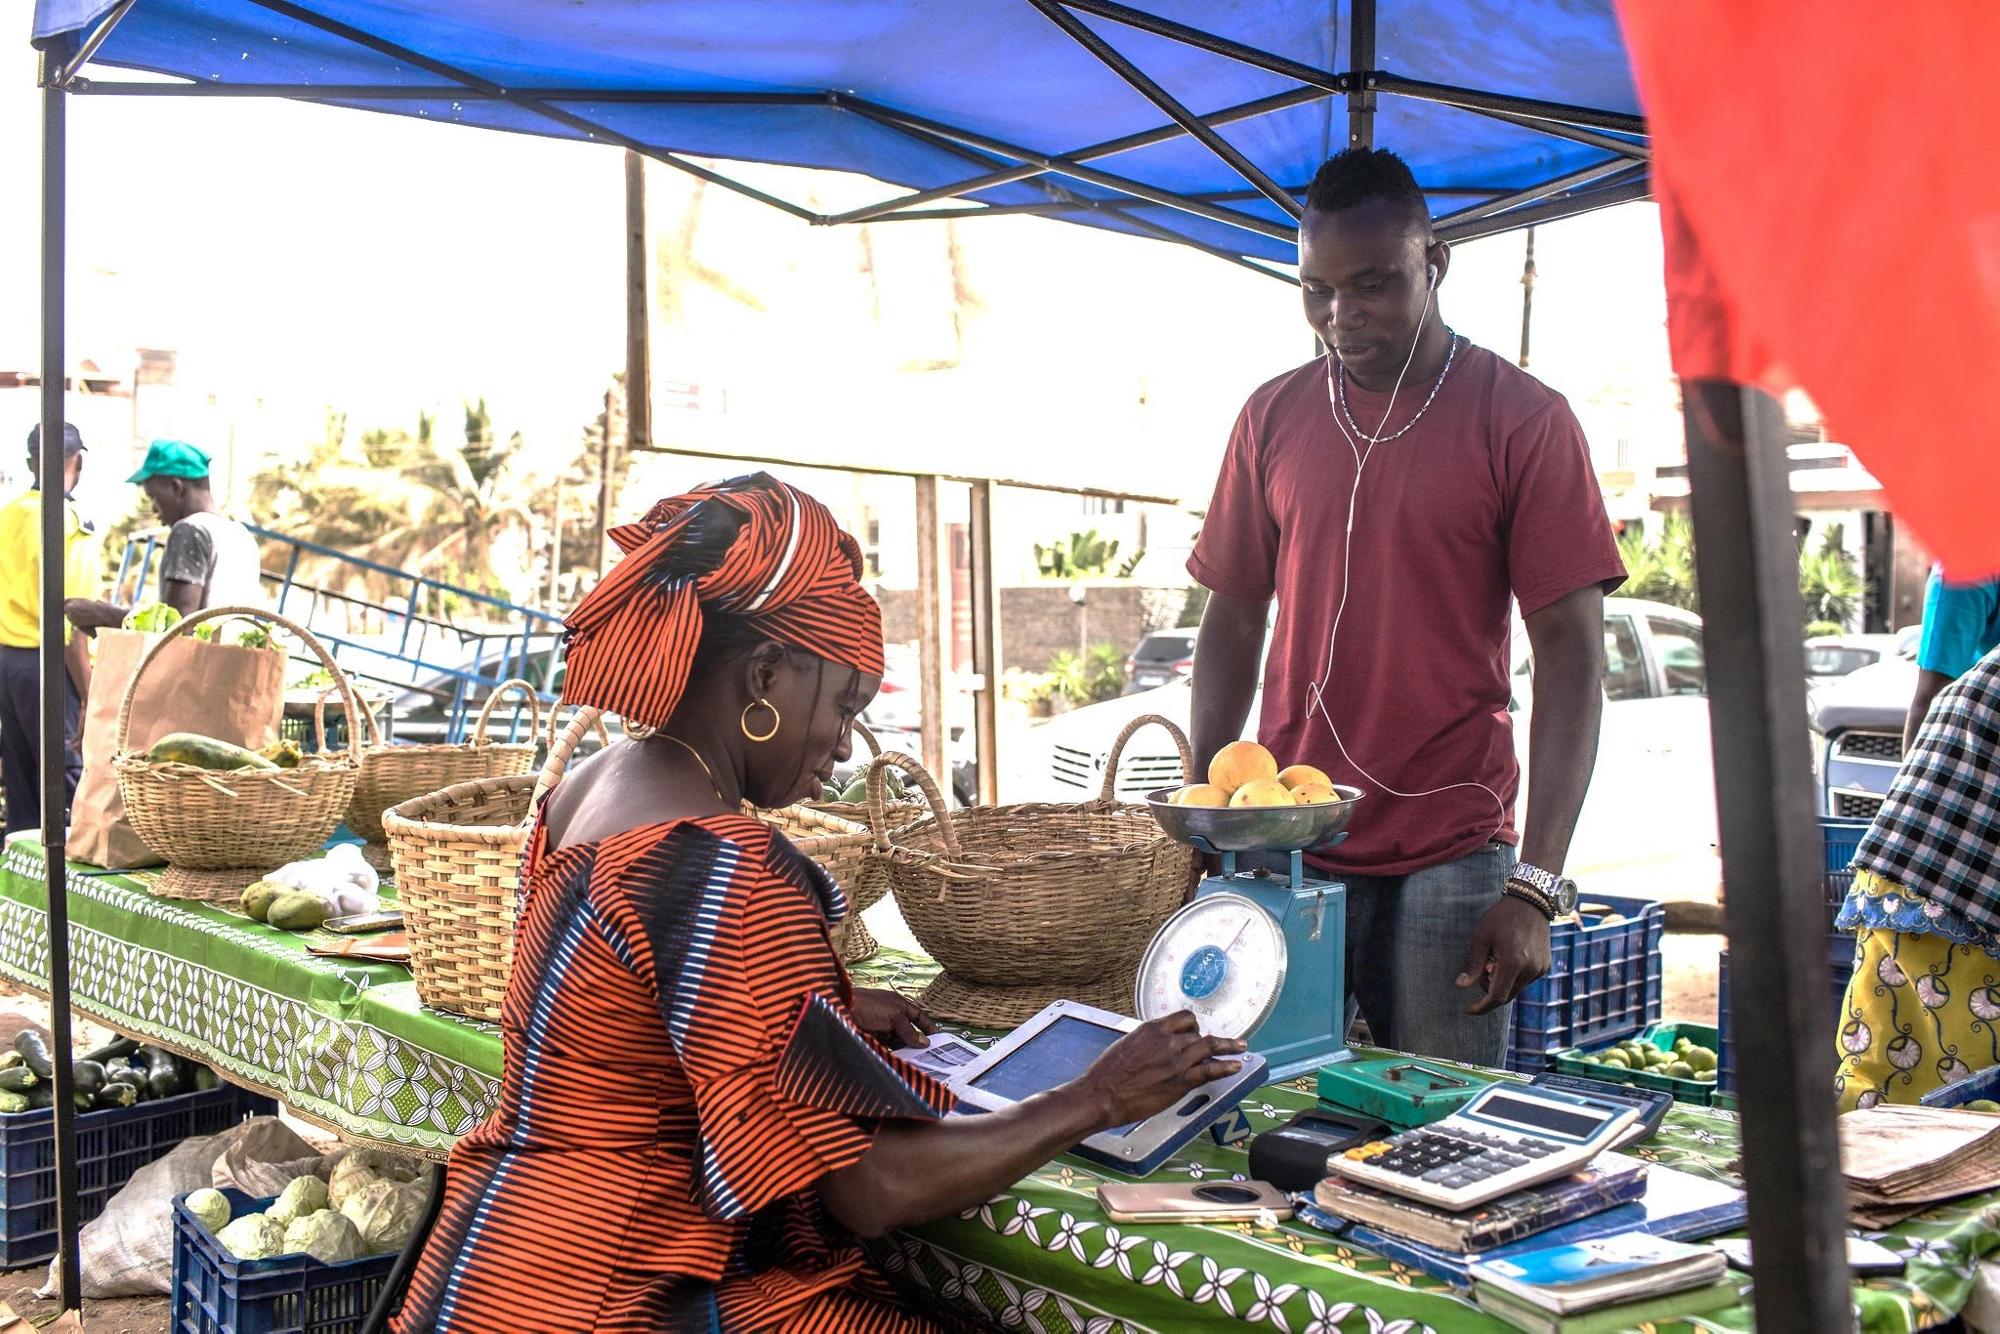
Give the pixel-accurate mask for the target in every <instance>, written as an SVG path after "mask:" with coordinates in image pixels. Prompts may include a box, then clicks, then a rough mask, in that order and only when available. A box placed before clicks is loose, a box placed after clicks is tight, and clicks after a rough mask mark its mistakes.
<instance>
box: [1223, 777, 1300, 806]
mask: <svg viewBox="0 0 2000 1334" xmlns="http://www.w3.org/2000/svg"><path fill="white" fill-rule="evenodd" d="M1229 804H1230V805H1231V806H1296V805H1298V802H1297V801H1296V800H1294V799H1293V797H1292V794H1291V793H1290V792H1287V791H1286V790H1285V785H1284V784H1283V783H1280V782H1279V781H1278V780H1277V779H1276V778H1253V779H1251V780H1250V781H1249V782H1247V783H1245V784H1244V785H1243V786H1242V787H1239V788H1237V789H1236V791H1234V792H1232V793H1231V794H1230V796H1229Z"/></svg>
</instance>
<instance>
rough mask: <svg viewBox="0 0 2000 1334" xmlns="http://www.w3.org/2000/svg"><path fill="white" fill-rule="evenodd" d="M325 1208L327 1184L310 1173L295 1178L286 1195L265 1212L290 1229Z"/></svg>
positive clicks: (285, 1192) (288, 1186)
mask: <svg viewBox="0 0 2000 1334" xmlns="http://www.w3.org/2000/svg"><path fill="white" fill-rule="evenodd" d="M324 1208H326V1183H325V1182H324V1181H321V1180H320V1179H319V1178H318V1177H316V1176H313V1175H311V1174H310V1173H308V1174H307V1175H305V1176H302V1177H297V1178H294V1179H293V1180H292V1182H291V1183H290V1184H289V1185H287V1186H286V1187H285V1191H284V1194H282V1195H280V1196H278V1199H277V1202H276V1203H274V1204H273V1205H272V1206H271V1207H270V1208H269V1209H267V1210H265V1213H267V1214H269V1215H270V1216H271V1217H272V1218H274V1219H276V1220H277V1221H278V1222H279V1224H281V1225H283V1226H286V1227H289V1226H291V1224H292V1223H293V1222H295V1221H297V1220H298V1219H301V1218H304V1217H305V1216H306V1215H308V1214H316V1213H318V1212H319V1211H320V1210H322V1209H324ZM286 1249H288V1250H292V1249H297V1248H296V1247H287V1248H286Z"/></svg>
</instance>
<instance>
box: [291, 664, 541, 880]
mask: <svg viewBox="0 0 2000 1334" xmlns="http://www.w3.org/2000/svg"><path fill="white" fill-rule="evenodd" d="M515 691H519V692H520V693H521V694H523V695H525V696H527V700H528V716H529V718H530V720H531V721H530V722H529V724H528V739H527V740H526V741H519V742H515V741H494V740H492V739H491V738H490V737H488V736H487V734H486V729H487V726H488V725H489V724H490V723H491V721H492V718H493V708H494V706H495V705H496V704H498V703H499V702H500V697H501V696H502V695H507V694H512V693H513V692H515ZM325 707H326V695H325V694H321V695H320V698H319V704H318V705H317V706H316V707H315V709H314V714H315V719H314V721H315V723H317V722H318V718H317V714H318V713H319V711H320V710H321V709H324V708H325ZM362 716H363V717H365V718H366V719H367V720H368V723H367V726H368V738H369V746H368V749H366V750H364V751H363V752H362V753H361V775H360V777H359V778H357V779H356V780H355V783H354V799H353V800H352V801H350V802H348V803H347V827H348V828H349V829H351V830H353V831H354V832H355V833H357V834H359V835H361V837H362V838H364V839H366V840H368V844H369V847H368V848H367V849H365V850H364V851H368V852H370V853H372V854H373V855H371V856H369V860H370V861H371V862H375V861H377V859H378V857H381V856H383V855H385V854H386V851H387V850H386V849H384V848H383V847H382V844H384V843H385V842H387V840H388V835H387V834H386V833H384V832H383V829H382V812H384V811H386V810H388V809H389V808H390V807H391V806H399V805H401V804H402V803H404V802H406V801H408V800H410V799H411V798H412V797H421V796H423V795H424V794H425V793H426V792H436V791H438V790H440V789H442V788H447V787H451V786H452V785H454V784H456V783H470V782H472V781H473V780H475V779H479V778H511V777H513V776H515V775H517V774H525V773H527V772H528V770H529V769H530V768H532V767H533V765H534V763H535V748H536V746H537V745H538V744H539V742H540V738H541V730H542V706H541V701H540V700H539V699H537V698H536V696H535V688H534V686H532V685H530V684H529V683H528V682H526V681H518V680H516V681H503V682H501V684H500V685H499V686H497V687H495V688H494V690H493V693H492V694H490V695H488V696H487V697H486V703H485V705H484V707H482V708H481V709H480V710H479V721H478V723H477V724H476V725H475V726H474V727H473V729H472V739H471V740H470V741H463V742H458V743H454V744H449V745H431V746H391V745H386V744H384V743H383V740H382V731H381V729H380V728H379V727H377V726H376V724H375V716H374V715H373V714H372V713H364V714H363V715H362Z"/></svg>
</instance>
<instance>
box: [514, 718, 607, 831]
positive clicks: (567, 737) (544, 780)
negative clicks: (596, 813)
mask: <svg viewBox="0 0 2000 1334" xmlns="http://www.w3.org/2000/svg"><path fill="white" fill-rule="evenodd" d="M557 707H561V706H560V705H558V706H557ZM549 717H550V719H551V720H553V719H554V717H555V714H554V711H553V710H552V711H551V712H550V714H549ZM592 726H595V727H596V728H597V735H598V736H600V737H603V738H605V744H606V745H610V744H611V743H610V739H609V738H610V735H611V734H610V733H609V732H607V731H605V730H604V710H602V709H595V708H591V707H590V706H589V705H580V706H578V708H577V711H576V717H574V718H572V719H570V720H569V726H568V727H566V728H564V729H563V732H562V735H560V736H555V735H554V729H553V728H551V729H550V732H551V740H550V741H549V758H548V759H547V761H546V762H544V763H543V765H542V776H541V777H540V778H537V779H536V780H535V792H534V795H533V796H532V797H531V798H529V800H528V809H529V810H530V811H534V810H539V809H540V808H541V804H542V798H543V797H546V796H547V795H548V794H549V790H550V789H551V788H553V787H554V786H555V785H556V784H557V783H560V782H561V781H562V776H563V772H564V771H565V770H567V769H568V768H569V760H570V756H572V755H574V754H576V748H577V747H578V746H579V745H581V744H582V743H583V738H584V736H585V735H586V734H587V733H588V732H589V731H590V729H591V727H592Z"/></svg>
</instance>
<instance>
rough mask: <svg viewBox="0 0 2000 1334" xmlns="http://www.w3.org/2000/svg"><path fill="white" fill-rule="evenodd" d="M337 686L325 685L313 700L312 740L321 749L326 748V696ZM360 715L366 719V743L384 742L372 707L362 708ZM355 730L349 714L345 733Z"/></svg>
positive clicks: (379, 744)
mask: <svg viewBox="0 0 2000 1334" xmlns="http://www.w3.org/2000/svg"><path fill="white" fill-rule="evenodd" d="M338 688H339V687H337V686H327V687H326V688H325V689H324V690H321V691H320V692H319V698H318V699H316V700H314V701H313V741H314V744H315V746H316V748H317V749H319V750H322V751H323V750H325V749H326V697H327V696H328V695H331V694H332V693H334V691H335V690H337V689H338ZM361 716H362V717H363V718H365V719H366V720H367V726H368V744H369V745H371V746H382V745H384V744H386V743H385V742H384V741H383V740H382V729H381V728H380V727H379V726H377V725H376V723H375V711H374V710H373V709H363V710H362V711H361ZM355 730H356V729H355V725H354V718H353V715H351V714H350V715H349V716H348V719H347V734H348V735H349V736H353V735H354V733H355ZM349 749H350V750H351V749H353V747H351V746H350V747H349Z"/></svg>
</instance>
